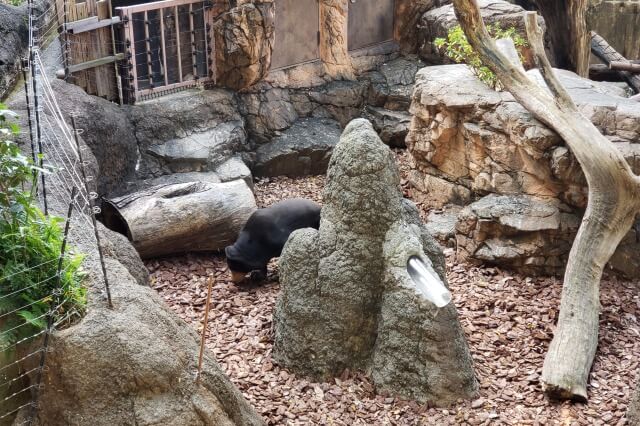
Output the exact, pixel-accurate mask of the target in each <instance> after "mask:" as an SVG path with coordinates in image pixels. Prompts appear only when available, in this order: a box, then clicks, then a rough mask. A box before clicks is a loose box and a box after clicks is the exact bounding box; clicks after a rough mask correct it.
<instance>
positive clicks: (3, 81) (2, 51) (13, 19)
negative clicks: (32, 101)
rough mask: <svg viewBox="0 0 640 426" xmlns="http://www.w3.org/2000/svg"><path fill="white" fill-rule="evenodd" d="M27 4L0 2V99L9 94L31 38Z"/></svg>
mask: <svg viewBox="0 0 640 426" xmlns="http://www.w3.org/2000/svg"><path fill="white" fill-rule="evenodd" d="M27 16H28V15H27V8H26V6H21V7H16V6H11V5H9V4H4V3H0V40H2V43H0V100H1V99H3V98H4V97H5V96H6V95H8V94H9V91H10V90H11V88H12V87H13V84H14V82H15V81H16V78H17V76H18V72H19V70H20V60H21V59H22V58H23V57H24V56H25V54H26V49H27V43H28V38H29V23H28V19H27Z"/></svg>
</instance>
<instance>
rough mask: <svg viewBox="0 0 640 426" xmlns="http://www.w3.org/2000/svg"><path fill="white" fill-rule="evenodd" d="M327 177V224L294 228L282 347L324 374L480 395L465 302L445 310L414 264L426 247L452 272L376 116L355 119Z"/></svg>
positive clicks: (303, 367)
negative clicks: (462, 312) (422, 284)
mask: <svg viewBox="0 0 640 426" xmlns="http://www.w3.org/2000/svg"><path fill="white" fill-rule="evenodd" d="M327 179H328V182H327V187H326V188H325V192H324V206H323V209H322V217H321V223H320V229H319V230H318V231H316V230H312V229H305V230H300V231H296V232H294V233H293V234H292V236H291V237H290V239H289V241H288V242H287V244H286V245H285V248H284V251H283V253H282V257H281V258H280V280H281V284H282V294H281V296H280V298H279V300H278V302H277V305H276V311H275V313H274V329H275V342H274V357H275V358H276V359H277V360H278V362H280V363H282V364H283V365H285V366H286V367H287V368H290V369H292V370H294V371H298V372H300V373H303V374H309V375H312V376H316V377H317V376H320V377H326V376H331V375H335V374H339V373H340V372H341V371H342V370H344V369H345V368H349V369H365V370H368V371H369V372H370V373H371V376H372V378H373V380H374V382H375V383H376V386H377V387H378V388H379V389H381V390H385V391H389V392H393V393H395V394H398V395H402V396H404V397H408V398H413V399H416V400H419V401H426V400H430V401H432V402H433V403H438V404H447V403H451V402H453V401H455V400H456V399H458V398H465V397H471V396H472V395H474V394H475V392H476V389H477V383H476V381H475V378H474V374H473V369H472V366H471V358H470V355H469V352H468V348H467V345H466V341H465V339H464V334H463V333H462V329H461V327H460V324H459V322H458V320H457V313H456V310H455V307H454V306H453V304H450V305H448V306H447V307H445V308H443V309H441V310H439V311H438V310H437V309H436V307H435V306H434V305H432V304H431V303H430V302H428V301H427V300H426V299H425V298H424V296H423V295H422V294H421V293H420V292H419V291H418V290H417V288H416V287H415V285H414V283H413V281H412V280H411V279H410V278H409V276H408V274H407V271H406V264H407V261H408V258H409V257H410V256H412V255H417V256H420V257H421V258H422V259H423V260H424V261H425V262H426V263H427V264H428V265H429V267H431V268H432V269H433V270H434V271H435V272H434V274H436V273H437V274H438V275H439V277H440V279H441V280H442V281H443V282H446V278H445V276H444V257H443V255H442V252H441V251H440V249H439V248H438V246H437V244H436V243H435V242H434V241H433V239H432V238H431V237H430V235H429V234H428V233H427V232H426V230H425V229H424V226H423V225H421V223H420V219H419V217H418V213H417V209H416V208H415V206H413V205H412V204H410V203H408V202H405V201H403V199H402V195H401V193H400V191H399V190H398V186H399V175H398V171H397V168H396V166H395V163H394V159H393V156H392V154H391V152H390V151H389V149H388V148H387V147H385V146H384V145H383V143H382V142H381V141H380V139H379V138H378V137H377V135H376V133H375V131H374V130H373V127H372V126H371V124H370V123H369V122H367V121H366V120H363V119H358V120H354V121H352V122H351V123H350V124H349V125H348V126H347V128H346V129H345V131H344V133H343V135H342V137H341V139H340V143H339V144H338V145H337V147H336V149H335V151H334V154H333V156H332V158H331V164H330V167H329V171H328V176H327ZM436 313H437V315H436Z"/></svg>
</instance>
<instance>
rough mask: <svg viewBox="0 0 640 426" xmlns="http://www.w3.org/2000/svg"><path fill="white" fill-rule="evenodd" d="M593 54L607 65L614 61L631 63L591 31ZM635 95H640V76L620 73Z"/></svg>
mask: <svg viewBox="0 0 640 426" xmlns="http://www.w3.org/2000/svg"><path fill="white" fill-rule="evenodd" d="M590 34H591V52H592V53H593V54H594V55H595V56H596V57H598V59H600V60H601V61H602V62H604V63H605V64H606V65H609V64H610V63H611V62H613V61H618V62H629V61H627V58H625V57H624V56H622V55H621V54H620V53H618V52H617V51H616V49H614V48H613V47H611V45H610V44H609V43H607V41H606V40H605V39H604V38H602V37H601V36H599V35H598V34H597V33H596V32H595V31H591V33H590ZM618 73H619V74H620V76H621V77H622V78H623V79H624V81H626V82H627V83H628V84H629V86H631V88H632V89H633V90H634V92H635V93H640V75H634V74H631V73H628V72H626V71H618Z"/></svg>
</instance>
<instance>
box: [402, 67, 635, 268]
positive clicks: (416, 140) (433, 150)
mask: <svg viewBox="0 0 640 426" xmlns="http://www.w3.org/2000/svg"><path fill="white" fill-rule="evenodd" d="M558 73H559V76H560V78H561V81H562V83H563V84H564V85H565V87H567V89H568V90H569V92H570V94H571V96H572V97H573V99H574V100H575V101H576V103H577V104H578V107H579V108H580V110H581V111H582V113H583V114H585V115H586V116H587V117H588V118H589V119H591V121H592V122H593V123H594V124H595V125H596V127H598V128H599V129H600V131H601V132H602V133H603V134H604V135H605V136H607V137H608V138H609V139H610V140H611V141H612V142H613V143H615V144H616V146H617V147H618V148H619V149H620V150H621V151H622V152H623V153H624V155H625V157H626V158H627V160H628V161H629V163H630V164H631V167H632V169H633V170H634V172H636V173H638V172H640V161H638V155H639V154H640V143H638V141H639V140H640V105H639V104H638V103H636V102H633V101H630V100H628V99H626V98H624V97H623V96H624V95H625V94H626V92H625V91H624V90H623V89H621V88H619V87H618V86H615V85H612V84H607V83H602V84H601V83H595V82H591V81H589V80H585V79H581V78H580V77H578V76H576V75H575V74H573V73H570V72H567V71H559V72H558ZM529 75H530V76H531V77H533V78H535V79H537V80H538V81H539V82H540V83H541V84H542V80H541V78H540V75H539V73H538V72H537V71H536V70H534V71H529ZM411 113H412V114H413V118H412V123H411V129H410V131H409V135H408V137H407V145H408V147H409V150H410V151H411V154H412V157H413V160H414V163H415V166H414V169H413V170H412V171H411V174H410V182H411V185H412V186H413V195H414V197H415V199H417V200H418V201H419V202H421V203H422V204H423V205H426V206H430V207H432V208H435V209H438V208H442V207H444V206H445V205H447V204H457V205H460V206H467V208H465V209H464V210H463V211H462V213H461V214H460V217H459V218H458V222H457V226H456V233H457V235H456V240H457V246H458V254H459V255H460V256H461V257H463V258H467V259H471V260H473V259H475V260H477V261H483V262H489V263H498V264H501V265H506V266H511V267H514V268H518V269H526V271H527V272H529V273H534V272H542V273H558V272H561V271H562V269H563V266H564V260H565V259H566V256H567V254H568V250H569V248H570V247H571V242H572V240H573V236H574V235H575V232H576V230H577V227H578V225H579V219H580V217H581V216H582V211H583V209H584V207H585V206H586V195H587V190H586V182H585V179H584V176H583V174H582V172H581V169H580V167H579V165H578V164H577V162H576V160H575V159H574V157H573V156H572V155H571V153H570V151H569V150H568V149H567V147H566V146H565V145H564V143H563V141H562V140H561V139H560V138H559V137H558V135H557V134H556V133H555V132H554V131H552V130H550V129H549V128H548V127H547V126H545V125H543V124H542V123H540V122H539V121H537V120H536V119H535V118H533V117H532V116H531V114H530V113H529V112H528V111H526V110H525V109H524V108H523V107H522V106H521V105H520V104H518V103H517V102H516V101H515V100H514V99H513V97H512V96H511V95H510V94H509V93H507V92H496V91H493V90H491V89H489V88H488V87H487V86H486V85H484V84H483V83H482V82H480V81H479V80H478V79H477V78H476V77H475V76H474V75H473V74H472V72H471V71H470V70H469V69H468V68H467V67H466V66H465V65H444V66H438V67H428V68H423V69H422V70H420V72H419V73H418V75H417V77H416V86H415V90H414V93H413V98H412V104H411ZM489 197H493V198H489ZM639 248H640V247H638V244H637V243H636V242H635V238H633V236H630V237H629V238H627V239H625V242H623V244H621V246H620V248H619V249H618V252H616V255H614V258H613V259H612V262H611V265H612V266H614V267H616V268H617V269H618V270H621V271H623V272H625V273H626V274H628V275H633V276H636V275H637V274H638V273H640V266H639V261H640V259H639V258H638V256H637V255H634V254H633V252H634V250H635V251H636V253H637V250H638V249H639Z"/></svg>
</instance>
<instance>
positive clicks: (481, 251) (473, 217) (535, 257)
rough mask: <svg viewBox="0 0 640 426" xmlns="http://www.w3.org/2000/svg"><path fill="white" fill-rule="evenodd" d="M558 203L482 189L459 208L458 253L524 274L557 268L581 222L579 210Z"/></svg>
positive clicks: (558, 271) (560, 267) (561, 265)
mask: <svg viewBox="0 0 640 426" xmlns="http://www.w3.org/2000/svg"><path fill="white" fill-rule="evenodd" d="M562 209H563V206H562V205H561V204H560V202H559V201H558V200H556V199H553V198H551V199H546V200H545V199H538V198H535V197H531V196H527V195H496V194H490V195H487V196H486V197H483V198H482V199H480V200H479V201H476V202H475V203H472V204H470V205H469V206H467V207H465V208H464V209H463V210H462V212H460V215H459V217H458V222H457V224H456V233H457V234H456V246H457V249H458V253H457V254H458V257H459V258H460V259H464V260H469V261H472V262H473V261H476V262H477V261H481V262H485V263H488V264H498V265H500V266H505V267H510V268H514V269H518V270H520V271H522V272H524V273H527V274H535V273H541V272H542V273H547V274H561V273H562V272H563V270H564V265H565V263H566V259H567V257H568V255H569V250H570V249H571V242H572V240H573V238H574V236H575V233H576V232H577V230H578V226H579V225H580V218H579V217H578V216H576V215H574V214H571V213H566V212H563V211H562ZM565 209H566V207H565Z"/></svg>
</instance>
